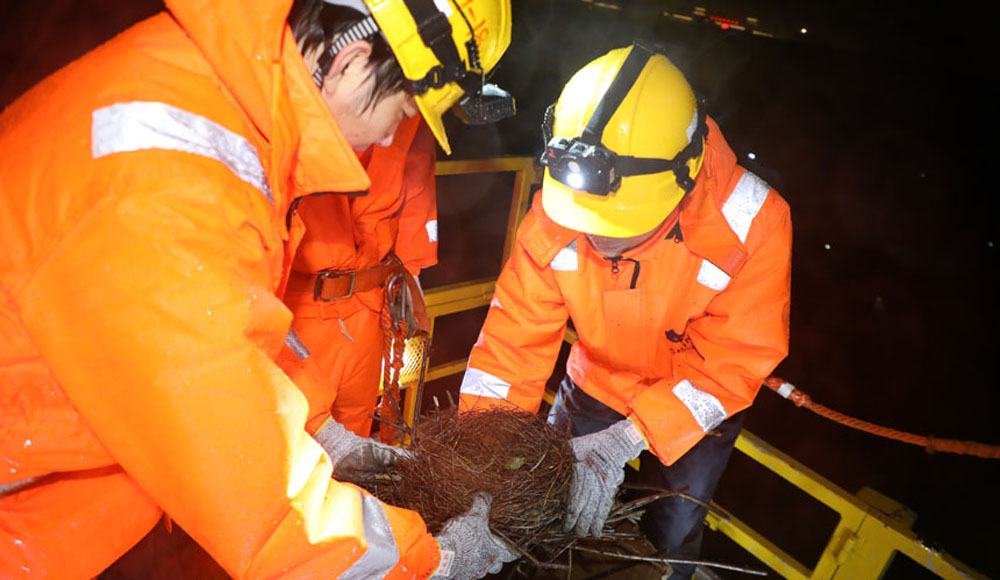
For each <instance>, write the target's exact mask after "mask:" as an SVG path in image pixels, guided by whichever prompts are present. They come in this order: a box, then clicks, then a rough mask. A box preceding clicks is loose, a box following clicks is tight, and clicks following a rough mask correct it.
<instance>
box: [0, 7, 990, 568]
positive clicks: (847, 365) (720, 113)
mask: <svg viewBox="0 0 1000 580" xmlns="http://www.w3.org/2000/svg"><path fill="white" fill-rule="evenodd" d="M604 4H605V6H601V5H598V4H595V3H589V2H582V1H579V0H513V7H514V14H515V23H514V33H513V35H514V39H513V43H512V46H511V48H510V50H509V51H508V53H507V54H506V55H505V56H504V58H503V60H502V61H501V64H500V66H499V67H498V70H497V72H496V74H495V77H494V80H495V81H496V82H497V83H498V84H500V85H501V86H503V87H505V88H507V89H508V90H510V91H511V92H512V93H514V95H515V96H516V97H517V100H518V109H519V113H518V116H517V117H516V118H515V119H513V120H508V121H504V122H501V123H499V124H498V125H496V126H493V127H476V128H466V127H463V126H461V125H459V124H457V123H455V122H451V121H449V123H448V129H449V135H450V137H451V140H452V145H453V149H454V150H455V151H456V155H455V156H454V157H455V158H462V157H485V156H492V155H535V154H537V152H538V151H539V149H540V147H541V139H540V137H539V131H538V123H539V121H540V119H541V116H542V112H543V111H544V108H545V106H547V105H548V104H549V103H551V102H553V101H555V99H556V98H557V97H558V94H559V91H560V89H561V87H562V85H563V84H564V83H565V82H566V81H567V80H568V79H569V77H570V76H571V75H572V73H573V72H575V71H576V70H577V69H579V68H580V67H581V66H583V65H584V64H586V63H587V62H588V61H590V60H592V59H593V58H596V57H598V56H600V55H601V54H603V53H604V52H606V51H607V50H610V49H612V48H616V47H619V46H624V45H626V44H628V43H629V42H630V41H631V40H632V39H633V38H645V39H655V40H657V41H659V42H661V43H663V44H665V45H666V46H667V49H668V53H669V55H670V56H671V58H672V59H674V60H675V62H676V63H677V64H678V65H679V66H680V67H681V69H682V70H684V71H685V73H686V74H687V75H688V77H689V79H690V80H691V83H692V85H693V86H694V87H695V89H696V90H697V91H698V92H699V93H701V94H702V95H704V96H706V97H707V99H708V103H709V105H708V109H709V113H710V114H711V115H712V116H713V117H714V118H715V119H716V120H717V121H718V122H719V125H720V126H721V128H722V131H723V133H724V134H725V136H726V138H727V140H728V141H729V143H730V145H731V146H732V147H733V149H734V150H735V151H736V152H737V154H738V155H739V156H740V158H741V160H742V162H743V164H744V165H746V166H748V167H749V168H750V169H752V170H753V171H755V172H756V173H758V174H759V175H761V176H762V177H764V178H765V179H767V180H768V181H769V182H770V183H771V184H772V185H774V186H775V187H776V188H777V189H778V190H779V191H780V192H781V194H782V195H783V196H784V197H785V198H786V199H787V200H788V202H789V203H790V205H791V208H792V217H793V222H794V227H795V234H794V250H793V280H792V340H791V351H790V354H789V357H788V359H787V360H786V361H784V362H783V363H782V364H781V365H780V366H779V367H778V369H777V370H776V371H775V374H777V375H779V376H781V377H783V378H785V379H787V380H789V381H791V382H792V383H794V384H795V385H796V386H798V387H799V388H800V389H802V390H804V391H805V392H807V393H808V394H809V395H810V396H811V397H812V398H813V399H814V400H816V401H817V402H819V403H822V404H824V405H826V406H828V407H831V408H833V409H836V410H838V411H840V412H843V413H846V414H848V415H851V416H854V417H858V418H860V419H864V420H868V421H871V422H874V423H877V424H881V425H886V426H889V427H893V428H896V429H900V430H903V431H907V432H911V433H915V434H919V435H928V434H932V435H934V436H935V437H939V438H955V439H963V440H971V441H979V442H982V443H992V444H1000V433H998V431H1000V430H998V429H997V427H996V423H997V421H996V419H995V412H996V408H997V403H998V397H997V395H996V385H997V384H998V381H997V379H996V378H995V374H996V372H995V364H996V360H997V355H996V352H995V351H996V347H997V346H998V342H1000V341H998V340H997V339H996V338H995V336H996V329H997V325H998V322H1000V317H998V308H997V298H996V297H997V295H998V292H997V289H996V287H997V282H998V279H997V278H998V270H997V248H996V244H997V242H998V241H1000V240H998V228H997V218H998V213H997V199H996V194H995V190H996V186H995V185H994V182H995V180H996V177H995V175H996V172H995V170H994V163H996V161H995V157H996V155H995V151H996V148H995V146H994V144H993V140H994V139H995V136H996V135H997V130H998V128H1000V127H998V115H997V109H996V104H995V103H996V101H997V99H996V97H997V92H996V90H995V89H994V88H993V87H994V86H995V85H996V82H995V81H994V80H993V79H992V78H991V76H992V72H993V70H994V69H995V66H994V65H993V62H992V59H993V57H995V56H996V54H997V50H996V49H995V48H994V47H993V46H992V43H991V40H992V36H993V35H995V33H994V32H993V31H991V29H990V27H989V25H988V22H989V16H988V15H985V14H977V13H975V12H971V11H970V7H969V6H962V7H959V6H957V5H956V6H955V9H954V10H953V11H952V10H951V8H950V7H949V6H947V5H945V6H937V7H930V6H925V5H923V4H910V5H909V6H907V5H905V4H903V3H902V2H888V3H885V2H883V3H880V5H879V6H871V5H869V4H867V3H861V2H859V1H856V0H853V1H836V2H834V1H828V2H811V3H802V2H790V1H789V2H785V1H780V0H755V1H746V2H719V1H711V0H706V1H705V2H701V3H699V4H698V5H699V6H701V7H703V8H704V9H705V14H706V16H718V17H723V18H728V19H732V20H735V21H736V22H738V23H746V19H747V17H756V18H757V19H758V29H759V30H760V31H763V32H766V33H768V34H770V35H772V36H770V37H767V36H754V35H752V34H750V33H749V32H747V31H740V30H735V29H733V28H730V29H728V30H727V29H722V28H721V27H719V26H718V25H716V24H712V23H711V22H708V21H705V20H703V19H700V18H695V19H694V20H693V21H691V22H684V21H681V20H678V19H676V18H673V17H672V16H669V15H666V16H665V15H664V14H663V13H664V12H667V13H670V14H675V13H677V14H685V15H693V14H695V6H696V5H695V3H693V2H676V1H653V0H633V1H624V0H622V1H617V0H606V2H605V3H604ZM609 6H610V7H609ZM615 7H617V8H618V9H615ZM159 8H160V4H159V2H156V1H154V0H136V1H133V2H116V1H113V0H85V1H73V0H53V1H49V2H44V3H43V2H13V3H11V2H6V3H2V4H0V22H2V24H0V31H2V32H0V104H4V105H5V104H7V103H9V102H10V101H11V100H13V99H14V98H15V97H16V96H17V95H18V94H20V93H21V92H23V91H24V90H25V89H27V88H28V87H29V86H30V85H31V84H33V83H34V82H36V81H38V80H40V79H41V78H43V77H44V76H45V75H46V74H48V73H50V72H52V71H53V70H55V69H56V68H57V67H58V66H60V65H62V64H64V63H66V62H68V61H69V60H71V59H72V58H75V57H76V56H78V55H80V54H82V53H83V52H85V51H86V50H87V49H89V48H91V47H93V46H95V45H96V44H98V43H99V42H101V41H103V40H105V39H107V38H109V37H110V36H111V35H112V34H114V33H115V32H117V31H119V30H122V29H124V28H125V27H126V26H128V25H129V24H131V23H132V22H135V21H136V20H138V19H139V18H141V17H144V16H146V15H149V14H152V13H153V12H155V11H156V10H157V9H159ZM803 27H805V28H806V29H807V30H808V32H807V33H806V34H802V33H801V32H800V29H801V28H803ZM750 153H753V154H754V155H755V160H750V159H749V158H748V154H750ZM441 186H442V187H441V200H440V202H439V203H440V212H441V215H440V220H441V265H439V266H437V267H435V268H432V269H431V270H429V271H427V272H426V273H425V275H424V276H423V278H424V281H425V284H426V285H427V286H428V287H433V286H435V285H440V284H443V283H447V282H452V281H457V280H458V279H460V278H461V277H463V276H466V277H467V275H468V274H472V275H473V276H483V275H489V273H490V272H491V271H492V272H493V273H494V274H495V271H496V267H497V266H498V264H499V261H498V259H497V258H495V257H494V256H495V255H496V253H495V252H494V251H487V250H486V248H491V247H492V248H495V247H496V244H497V240H498V239H500V237H502V235H503V231H504V226H505V224H504V223H503V220H504V219H505V217H506V210H505V208H504V204H506V203H507V201H506V199H505V198H504V197H503V195H499V194H498V192H503V191H507V190H509V189H507V188H509V182H508V183H503V182H502V181H501V182H497V183H495V184H493V185H492V187H489V188H486V187H482V186H475V185H473V184H470V183H464V182H462V181H461V180H455V179H454V178H451V179H442V180H441ZM487 254H488V255H487ZM482 315H483V312H482V311H480V312H473V313H470V315H468V316H467V317H466V319H465V320H463V321H458V320H455V321H453V322H451V323H448V322H445V321H443V320H442V321H441V322H440V324H439V326H438V332H436V334H435V341H436V344H435V348H434V355H433V357H434V358H433V359H432V362H434V359H439V360H440V361H444V360H450V359H453V358H459V357H462V356H465V355H466V354H467V353H468V346H469V345H470V344H471V342H472V340H474V339H475V332H477V331H478V324H480V323H481V320H482ZM449 324H450V325H451V326H450V327H449ZM470 329H471V330H470ZM448 388H454V384H450V385H449V386H448ZM746 428H747V429H748V430H750V431H752V432H754V433H755V434H757V435H759V436H761V437H762V438H763V439H765V440H766V441H768V442H769V443H771V444H773V445H775V446H776V447H778V448H779V449H781V450H782V451H784V452H785V453H788V454H789V455H791V456H792V457H793V458H795V459H797V460H799V461H801V462H803V463H804V464H805V465H807V466H808V467H810V468H811V469H813V470H815V471H817V472H819V473H820V474H821V475H823V476H824V477H827V478H828V479H830V480H832V481H833V482H834V483H835V484H837V485H839V486H841V487H843V488H844V489H846V490H848V491H851V492H856V491H858V490H859V489H861V488H862V487H863V486H868V487H871V488H874V489H876V490H878V491H879V492H881V493H883V494H885V495H887V496H889V497H892V498H894V499H896V500H897V501H899V502H901V503H903V504H905V505H906V506H908V507H909V508H910V509H912V510H913V511H914V512H915V513H916V514H917V521H916V524H915V526H914V529H915V530H916V532H917V533H918V534H920V535H921V536H923V537H926V538H927V539H928V541H929V543H930V544H932V545H937V546H939V547H943V548H944V549H945V550H946V551H947V552H949V553H950V554H952V555H954V556H955V557H956V558H958V559H959V560H960V561H962V562H964V563H966V564H967V565H969V566H971V567H973V568H975V569H977V570H978V571H980V572H982V573H984V574H986V575H988V576H991V577H1000V562H998V559H997V558H996V557H995V556H994V554H993V553H992V550H993V549H995V547H996V545H997V540H998V539H1000V524H998V523H997V522H998V517H1000V500H998V498H997V488H998V483H1000V462H998V461H996V460H986V459H978V458H975V457H968V456H959V455H953V454H944V453H939V454H928V453H927V452H926V451H924V450H923V449H921V448H919V447H915V446H912V445H906V444H903V443H898V442H893V441H889V440H886V439H881V438H878V437H875V436H872V435H868V434H865V433H860V432H857V431H854V430H851V429H848V428H846V427H843V426H840V425H837V424H835V423H832V422H830V421H828V420H826V419H823V418H820V417H818V416H816V415H814V414H812V413H810V412H809V411H806V410H803V409H797V408H795V407H794V406H792V404H791V403H789V402H787V401H785V400H782V399H780V398H779V397H777V396H776V395H774V394H773V393H770V392H761V394H760V396H759V397H758V399H757V402H756V403H755V405H754V407H753V408H752V409H751V410H750V412H749V413H748V417H747V421H746ZM718 499H719V501H720V502H721V503H722V504H723V505H725V506H726V507H727V508H729V509H731V510H732V511H734V512H735V513H736V515H737V516H739V517H741V518H743V519H745V520H747V521H748V522H749V523H750V524H751V525H753V526H754V527H756V528H757V529H759V530H760V531H762V532H763V533H764V534H765V535H767V536H768V537H769V538H770V539H772V540H773V541H775V542H776V543H777V544H778V545H779V546H780V547H782V548H784V549H785V550H787V551H789V552H790V553H791V554H792V555H793V556H795V557H797V558H798V559H800V560H801V561H802V562H803V563H805V564H806V565H807V566H811V565H812V564H813V563H815V559H816V558H817V557H818V555H819V552H820V551H821V549H822V542H824V541H825V538H826V535H827V534H828V533H829V531H830V530H832V528H833V526H834V525H835V523H836V520H835V518H834V517H833V516H832V515H831V514H830V513H829V512H826V511H825V510H823V509H822V508H817V507H816V505H815V502H811V501H810V500H807V499H804V497H803V496H802V494H801V492H799V491H797V490H795V488H793V487H791V486H789V485H787V484H785V483H783V482H781V481H778V480H777V478H775V477H774V476H772V475H770V474H769V473H768V472H766V471H765V470H763V468H761V467H760V466H757V465H756V464H753V463H752V462H750V461H749V460H747V459H745V458H743V457H742V456H741V455H740V454H738V453H737V454H735V455H734V459H733V461H732V463H731V465H730V469H729V471H728V472H727V473H726V475H725V476H724V478H723V481H722V485H721V487H720V491H719V493H718ZM705 552H706V553H705V556H706V558H708V559H716V560H723V561H730V562H740V563H752V559H746V557H745V556H743V555H742V554H741V553H740V551H739V550H738V549H736V550H734V549H733V548H732V546H731V545H729V543H728V542H727V541H726V540H725V539H724V538H720V537H718V534H710V535H709V537H708V538H707V540H706V548H705ZM898 560H904V559H897V562H896V563H894V564H893V566H892V568H891V569H890V571H889V574H888V577H891V578H923V577H930V575H929V574H928V573H925V572H924V571H923V570H922V569H920V568H918V567H917V566H915V565H912V564H907V563H906V562H905V561H903V562H900V561H898ZM727 577H728V576H727Z"/></svg>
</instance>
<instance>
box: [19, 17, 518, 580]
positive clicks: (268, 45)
mask: <svg viewBox="0 0 1000 580" xmlns="http://www.w3.org/2000/svg"><path fill="white" fill-rule="evenodd" d="M350 3H351V4H352V5H354V6H356V8H357V9H359V10H362V11H364V13H363V14H362V17H361V18H359V19H357V22H352V23H350V26H349V27H348V28H347V29H344V28H337V24H340V23H339V22H337V20H336V18H333V28H328V27H326V26H327V25H329V24H330V21H328V20H325V19H324V17H325V16H327V15H328V14H327V11H328V7H327V6H326V3H324V2H321V1H319V0H299V1H297V2H296V3H295V5H294V6H292V2H291V0H273V1H271V2H266V3H256V4H254V6H253V9H252V10H248V9H247V6H246V5H245V3H243V2H236V1H233V0H217V1H215V2H211V3H205V2H197V1H194V0H167V8H168V9H169V13H168V12H164V13H162V14H159V15H157V16H154V17H153V18H150V19H149V20H146V21H144V22H141V23H139V24H137V25H135V26H134V27H132V28H130V29H129V30H127V31H125V32H124V33H122V34H121V35H119V36H118V37H116V38H115V39H113V40H111V41H110V42H108V43H106V44H105V45H103V46H101V47H99V48H97V49H96V50H94V51H92V52H91V53H89V54H87V55H85V56H84V57H82V58H80V59H79V60H77V61H75V62H73V63H71V64H70V65H68V66H67V67H65V68H64V69H62V70H61V71H59V72H57V73H56V74H54V75H52V76H51V77H49V78H48V79H46V80H44V81H43V82H41V83H40V84H39V85H37V86H35V87H34V88H33V89H31V90H30V91H29V92H28V93H26V94H25V95H23V96H22V97H21V98H19V99H18V100H17V101H16V102H15V103H13V104H12V105H11V106H10V107H9V108H7V109H6V110H5V111H4V112H3V114H2V115H0V174H2V175H3V180H2V183H0V232H2V233H0V235H2V236H3V246H4V248H5V251H4V252H3V256H2V258H0V281H2V286H0V287H2V289H3V300H2V301H0V337H2V338H0V377H2V380H0V424H2V425H3V426H4V428H3V429H2V432H0V465H2V469H0V577H4V578H13V579H20V578H42V577H46V578H67V579H73V578H81V579H89V578H93V577H94V576H95V575H96V574H98V573H100V572H101V570H103V569H104V568H106V567H107V566H108V565H109V564H110V563H111V562H113V561H114V560H115V559H116V558H117V557H118V556H120V555H121V554H123V553H124V552H125V551H127V550H128V549H129V548H130V546H132V545H133V544H135V543H136V542H137V541H138V540H139V539H140V538H141V537H142V536H143V535H144V534H145V533H146V532H147V531H148V530H149V529H150V528H152V527H153V526H154V524H155V523H156V522H157V521H158V520H159V519H160V518H161V517H162V516H163V514H164V513H166V514H168V515H169V517H170V518H171V519H173V520H174V521H176V522H178V523H179V524H180V525H181V526H182V527H183V528H184V529H185V530H186V531H187V532H189V533H190V535H191V536H192V537H193V538H194V539H195V540H197V542H198V543H199V544H200V545H202V546H203V547H204V548H205V549H206V550H207V551H208V552H209V553H210V554H211V556H212V557H213V558H214V559H215V560H216V561H217V562H218V563H219V564H220V565H221V566H222V567H223V568H224V569H225V570H226V572H227V573H228V574H230V575H232V576H233V577H236V578H265V577H266V578H274V577H279V576H280V577H284V578H305V577H309V578H314V577H340V578H369V577H384V578H427V577H431V576H432V575H434V577H435V578H475V577H479V576H481V575H483V574H485V573H486V572H488V571H491V570H496V569H499V567H500V566H501V565H502V562H503V561H505V560H509V559H510V558H512V557H513V555H512V554H510V553H509V552H508V551H507V550H506V548H505V547H504V546H503V545H501V544H499V543H498V542H497V541H496V540H495V539H494V538H493V537H492V535H491V534H489V532H488V529H487V517H488V510H489V503H490V499H489V498H488V497H486V496H477V497H476V498H475V499H474V501H473V503H472V507H471V508H470V509H469V511H468V512H467V513H466V514H464V515H461V516H458V517H456V518H454V519H452V520H451V521H450V522H449V523H447V524H446V525H445V526H444V528H443V529H442V530H441V531H440V532H439V533H438V534H437V535H436V536H432V535H431V534H429V533H427V531H426V528H425V526H424V524H423V522H422V521H421V519H420V517H419V516H418V515H417V514H416V513H414V512H411V511H408V510H405V509H400V508H395V507H392V506H388V505H384V504H382V503H381V502H379V501H378V500H376V499H375V498H374V497H373V496H371V495H370V494H368V493H366V492H364V491H362V490H361V489H360V488H358V487H356V486H354V485H351V484H349V483H343V482H341V481H338V480H341V479H346V478H356V477H359V476H363V475H365V474H366V473H371V472H373V471H379V470H381V469H385V467H386V466H387V465H390V464H391V463H392V461H393V460H394V459H395V458H396V457H397V455H398V453H399V452H398V451H396V450H395V448H391V447H388V446H384V445H380V444H377V443H375V442H374V441H372V440H370V439H365V438H361V437H358V436H356V435H354V434H352V433H350V432H349V431H347V430H346V429H344V428H343V426H341V425H340V424H339V423H337V422H336V421H333V420H326V421H324V423H323V424H322V427H321V428H320V429H319V430H318V431H315V432H313V431H307V430H306V429H305V424H306V421H307V418H308V416H309V408H308V401H307V399H306V397H305V396H304V395H303V392H302V391H301V390H300V389H299V388H297V387H296V385H295V384H294V383H293V382H292V381H291V380H289V378H288V377H287V376H286V375H285V374H284V373H283V372H281V370H280V369H279V367H278V366H277V365H276V364H275V362H274V359H275V357H276V355H277V354H278V352H279V350H280V349H281V348H282V345H283V344H284V342H285V339H286V334H287V331H288V329H289V324H290V321H291V315H290V313H289V311H288V310H287V308H286V307H285V306H284V305H283V304H282V302H281V300H280V298H279V296H280V294H281V293H282V291H283V288H284V286H285V285H286V282H287V278H288V272H289V269H290V264H291V262H292V256H293V255H294V250H295V247H296V245H297V244H298V242H299V240H300V239H301V236H302V229H303V224H302V221H301V219H300V218H299V215H298V213H297V211H296V206H297V205H299V204H300V203H301V200H303V199H308V198H309V197H310V196H314V195H321V194H330V195H333V196H337V195H339V194H350V193H352V192H353V193H355V194H362V193H363V192H365V190H367V188H368V186H369V179H368V176H367V175H366V174H365V171H364V168H363V167H362V165H361V164H360V163H359V161H358V158H357V155H356V153H355V151H363V150H365V149H367V148H369V147H370V146H371V145H372V144H375V143H380V142H382V143H386V144H387V143H388V140H389V139H391V138H392V136H393V134H394V133H395V132H396V130H397V127H398V125H399V124H400V122H401V120H402V119H404V118H406V117H408V116H413V115H415V114H416V113H417V111H418V110H419V112H420V113H421V116H422V117H423V118H424V120H425V121H426V122H427V123H428V125H429V126H430V128H431V130H432V131H433V132H434V133H435V135H436V136H437V137H438V138H439V139H440V140H442V141H443V140H444V133H443V130H442V122H441V118H440V117H441V114H443V113H444V112H445V111H446V110H447V109H448V108H450V107H451V106H452V104H454V103H455V102H456V101H459V99H461V101H459V102H460V103H461V102H464V103H465V104H466V106H467V107H469V108H471V109H472V110H476V107H477V106H481V105H482V99H481V98H479V97H478V96H477V94H476V91H477V90H478V89H477V88H476V84H475V83H476V82H479V83H481V79H482V77H483V72H484V70H488V69H490V68H491V67H493V66H494V65H495V64H496V61H497V59H499V57H500V55H501V54H502V53H503V52H504V50H505V49H506V46H507V44H508V43H509V32H510V31H509V27H510V13H509V5H508V3H507V2H506V1H505V0H471V2H465V3H464V4H463V5H464V8H462V9H459V8H458V7H456V6H452V5H446V6H444V7H443V8H438V4H436V3H434V2H433V1H432V0H427V1H426V2H424V1H420V0H417V1H415V0H407V1H406V2H403V1H402V0H365V1H364V2H354V1H353V0H351V2H350ZM329 9H333V10H338V9H339V7H336V6H334V7H331V8H329ZM473 10H474V12H475V17H472V16H470V14H471V12H472V11H473ZM466 12H469V13H470V14H466ZM473 21H475V24H476V25H479V26H478V27H477V28H473ZM428 22H432V23H433V24H434V27H433V28H434V31H435V34H434V35H429V34H427V26H424V25H425V24H427V23H428ZM289 25H290V26H289ZM372 26H374V27H375V29H376V31H377V33H376V34H375V35H372V34H366V33H364V32H366V31H367V30H369V29H370V27H372ZM473 31H478V32H476V34H475V36H473ZM425 43H427V44H425ZM428 44H430V46H428ZM477 55H478V58H476V57H477ZM441 67H443V68H444V69H446V70H445V71H444V72H442V69H441ZM481 69H482V70H481ZM317 78H318V79H319V80H320V82H319V83H318V84H317V83H316V82H315V80H316V79H317ZM331 475H334V476H335V477H336V479H332V478H331Z"/></svg>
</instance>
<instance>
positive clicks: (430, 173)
mask: <svg viewBox="0 0 1000 580" xmlns="http://www.w3.org/2000/svg"><path fill="white" fill-rule="evenodd" d="M436 163H437V149H436V142H435V141H434V134H433V133H431V131H430V128H428V127H427V124H426V123H420V127H419V129H417V134H416V135H415V136H414V138H413V143H412V144H411V146H410V150H409V152H408V154H407V156H406V164H405V167H404V170H403V188H404V190H405V191H404V195H405V200H404V203H403V208H402V210H401V212H400V216H399V231H398V233H397V234H396V244H395V251H396V255H397V256H399V259H400V260H401V261H402V262H403V265H404V266H406V269H407V270H409V271H410V273H411V274H413V275H414V276H417V275H419V274H420V270H422V269H424V268H429V267H431V266H433V265H435V264H437V248H438V222H437V185H436V183H435V177H434V170H435V167H436Z"/></svg>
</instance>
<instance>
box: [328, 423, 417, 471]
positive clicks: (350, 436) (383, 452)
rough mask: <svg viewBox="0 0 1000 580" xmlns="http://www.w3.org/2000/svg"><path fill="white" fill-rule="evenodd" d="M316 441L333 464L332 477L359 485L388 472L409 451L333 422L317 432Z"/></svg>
mask: <svg viewBox="0 0 1000 580" xmlns="http://www.w3.org/2000/svg"><path fill="white" fill-rule="evenodd" d="M315 438H316V441H318V442H319V444H320V445H322V446H323V449H324V450H326V452H327V454H328V455H329V456H330V459H331V460H332V461H333V477H334V479H337V480H338V481H349V482H352V483H360V482H364V481H366V480H367V479H368V478H370V477H371V476H373V475H377V474H380V473H385V472H386V471H388V470H389V468H391V467H392V466H394V465H396V460H398V459H399V458H400V457H405V456H407V455H408V454H409V453H410V452H409V451H406V450H405V449H402V448H400V447H393V446H392V445H386V444H384V443H379V442H378V441H375V440H374V439H369V438H367V437H359V436H357V435H355V434H354V433H352V432H350V431H348V430H347V429H345V428H344V426H343V425H341V424H340V423H338V422H336V421H334V420H333V419H330V420H329V421H327V422H326V424H325V425H323V427H322V428H321V429H320V430H319V431H318V432H317V433H316V436H315Z"/></svg>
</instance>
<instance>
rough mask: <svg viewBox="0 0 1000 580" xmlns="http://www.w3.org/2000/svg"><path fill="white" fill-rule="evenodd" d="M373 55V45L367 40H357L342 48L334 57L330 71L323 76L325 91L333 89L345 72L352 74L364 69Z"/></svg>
mask: <svg viewBox="0 0 1000 580" xmlns="http://www.w3.org/2000/svg"><path fill="white" fill-rule="evenodd" d="M371 56H372V45H371V43H369V42H368V41H367V40H355V41H354V42H352V43H350V44H348V45H347V46H345V47H344V48H342V49H340V52H338V53H337V56H335V57H333V64H331V65H330V70H329V72H327V73H326V77H324V78H323V91H324V92H326V91H328V90H329V91H333V89H334V88H336V86H337V83H338V82H339V81H340V79H341V77H342V76H343V75H344V74H345V73H348V74H350V73H356V72H357V71H361V70H364V69H365V68H366V67H367V66H368V61H369V59H370V58H371ZM348 69H350V70H348Z"/></svg>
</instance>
